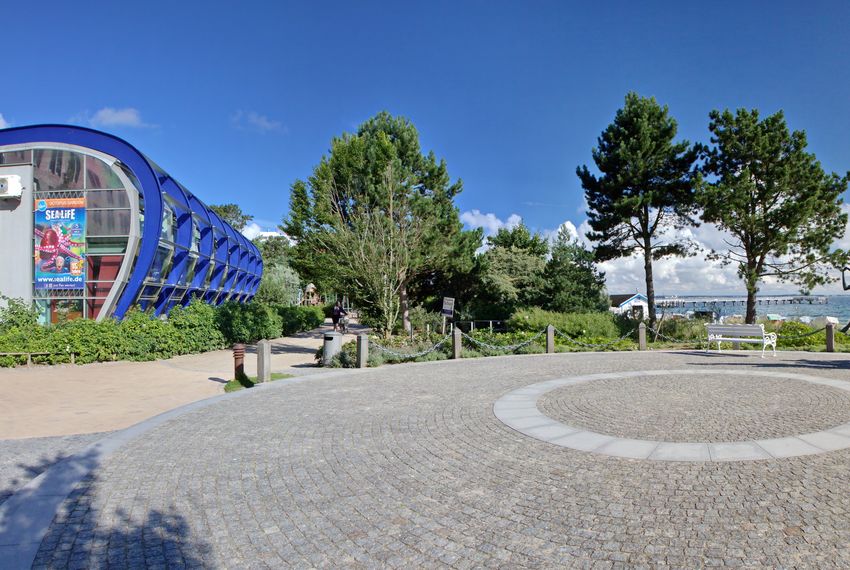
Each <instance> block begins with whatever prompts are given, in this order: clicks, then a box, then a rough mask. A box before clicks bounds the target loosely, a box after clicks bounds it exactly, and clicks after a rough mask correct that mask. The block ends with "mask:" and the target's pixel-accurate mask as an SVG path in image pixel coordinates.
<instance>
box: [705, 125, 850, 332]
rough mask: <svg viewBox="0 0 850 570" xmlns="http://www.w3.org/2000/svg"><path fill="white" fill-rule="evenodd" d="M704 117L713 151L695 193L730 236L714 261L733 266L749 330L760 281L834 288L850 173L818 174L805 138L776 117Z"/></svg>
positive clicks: (843, 259) (844, 258) (709, 217)
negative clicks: (741, 282)
mask: <svg viewBox="0 0 850 570" xmlns="http://www.w3.org/2000/svg"><path fill="white" fill-rule="evenodd" d="M709 117H710V119H711V123H710V124H709V129H710V131H711V133H712V138H711V142H712V143H713V144H714V147H713V148H712V149H710V151H709V152H708V153H707V157H706V161H705V165H704V167H703V170H704V172H705V173H706V174H707V175H708V176H709V177H713V181H712V182H710V183H705V184H703V185H702V188H701V190H700V202H701V204H702V206H703V216H702V217H703V220H704V221H706V222H712V223H715V224H717V225H718V226H719V227H721V228H722V229H724V230H726V231H728V232H729V233H730V234H731V235H732V238H733V241H731V242H728V246H729V249H728V250H726V251H721V252H714V254H713V256H714V257H715V258H718V259H720V260H722V261H723V262H725V263H727V264H728V263H732V264H735V265H736V266H737V268H738V275H739V276H740V277H741V279H743V280H744V284H745V285H746V288H747V316H746V320H747V322H748V323H754V322H755V318H756V294H757V293H758V290H759V283H760V282H761V281H762V280H763V279H764V278H765V277H773V278H776V279H778V280H780V281H790V282H792V283H796V284H797V285H799V286H800V287H802V288H803V289H804V290H808V289H810V288H812V287H814V286H815V285H820V284H823V283H826V282H829V281H834V280H835V278H832V277H831V276H830V275H829V273H828V270H829V268H830V267H835V266H840V265H841V264H843V263H846V261H847V258H848V255H847V252H844V251H842V250H840V249H834V250H833V249H832V245H833V243H834V242H835V240H837V239H838V238H840V237H842V236H843V234H844V230H845V227H846V224H847V215H846V214H844V213H842V211H841V204H842V200H841V194H842V193H843V192H844V191H845V190H847V184H848V180H850V174H845V175H844V176H843V177H842V176H839V175H838V174H835V173H831V174H827V173H826V172H824V170H823V168H822V167H821V165H820V163H819V162H818V161H817V159H816V158H815V155H814V154H810V153H808V152H806V146H807V142H806V133H805V132H803V131H794V132H789V131H788V127H787V125H786V124H785V117H784V116H783V114H782V112H781V111H780V112H778V113H776V114H774V115H771V116H769V117H767V118H765V119H764V120H759V112H758V111H757V110H755V109H753V110H747V109H739V110H738V111H737V112H736V113H735V114H732V113H731V112H730V111H729V110H726V111H723V112H722V113H721V112H719V111H712V112H711V113H710V115H709Z"/></svg>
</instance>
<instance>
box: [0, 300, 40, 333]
mask: <svg viewBox="0 0 850 570" xmlns="http://www.w3.org/2000/svg"><path fill="white" fill-rule="evenodd" d="M3 305H5V306H3ZM37 323H38V312H37V311H36V310H35V307H34V306H32V305H31V304H27V303H25V302H24V301H23V300H22V299H13V298H11V297H6V296H5V295H0V332H5V331H8V330H10V329H13V328H27V327H32V326H36V324H37Z"/></svg>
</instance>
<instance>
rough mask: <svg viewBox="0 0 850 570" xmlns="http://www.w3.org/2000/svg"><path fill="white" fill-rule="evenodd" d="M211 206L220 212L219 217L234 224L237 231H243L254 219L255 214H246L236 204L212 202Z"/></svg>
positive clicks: (214, 210) (216, 211)
mask: <svg viewBox="0 0 850 570" xmlns="http://www.w3.org/2000/svg"><path fill="white" fill-rule="evenodd" d="M209 208H210V210H212V211H213V212H215V213H216V214H218V217H219V218H221V219H222V220H224V221H225V222H227V223H228V224H230V225H231V226H233V229H235V230H236V231H241V230H242V228H244V227H245V226H247V225H248V224H249V223H250V222H251V220H253V219H254V216H252V215H250V214H246V213H245V212H243V211H242V208H240V207H239V206H238V205H236V204H218V205H216V204H211V205H210V206H209Z"/></svg>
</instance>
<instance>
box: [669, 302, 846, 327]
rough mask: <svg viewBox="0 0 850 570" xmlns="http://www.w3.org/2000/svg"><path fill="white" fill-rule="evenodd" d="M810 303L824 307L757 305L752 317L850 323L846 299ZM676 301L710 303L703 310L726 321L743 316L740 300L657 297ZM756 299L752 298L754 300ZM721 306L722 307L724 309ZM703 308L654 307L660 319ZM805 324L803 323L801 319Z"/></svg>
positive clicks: (744, 303) (811, 305) (786, 304)
mask: <svg viewBox="0 0 850 570" xmlns="http://www.w3.org/2000/svg"><path fill="white" fill-rule="evenodd" d="M775 297H776V296H775V295H765V296H764V298H765V299H768V298H770V299H772V298H775ZM787 297H788V298H794V297H796V298H799V297H800V295H788V296H787ZM812 297H813V298H814V299H818V300H821V299H826V303H825V304H818V303H808V302H806V301H805V300H804V301H803V302H802V303H793V304H792V303H785V304H782V303H780V304H774V303H772V302H771V303H770V304H757V305H756V313H757V314H758V315H759V316H767V315H768V314H771V315H781V316H782V317H784V318H785V319H786V320H800V319H799V318H800V317H809V318H812V319H813V318H816V317H835V318H837V319H838V322H839V323H841V324H842V325H843V324H844V323H847V322H848V321H850V295H813V296H812ZM672 299H677V300H680V301H685V302H686V304H687V303H688V302H689V301H709V302H710V303H711V301H714V303H711V304H710V305H709V306H706V307H705V308H706V309H711V308H714V309H715V310H716V311H718V312H719V313H720V315H721V316H723V317H727V316H730V315H743V314H744V313H745V312H746V309H747V307H746V301H747V298H746V297H740V296H731V295H730V296H722V295H721V296H710V295H699V296H686V295H683V296H676V297H673V296H664V297H658V301H664V300H672ZM758 299H759V298H758V297H756V300H758ZM724 302H725V305H724ZM701 308H703V307H702V305H700V306H698V307H694V306H690V305H688V306H686V307H684V308H682V307H675V308H670V307H667V308H663V307H657V309H656V311H657V312H658V314H659V315H660V314H661V313H662V311H665V312H666V313H667V314H668V315H671V314H673V313H678V314H684V313H686V312H687V311H692V310H695V309H701ZM804 320H805V319H804Z"/></svg>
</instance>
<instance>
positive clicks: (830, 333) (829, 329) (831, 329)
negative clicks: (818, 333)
mask: <svg viewBox="0 0 850 570" xmlns="http://www.w3.org/2000/svg"><path fill="white" fill-rule="evenodd" d="M826 351H827V352H835V325H834V324H832V323H826Z"/></svg>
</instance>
